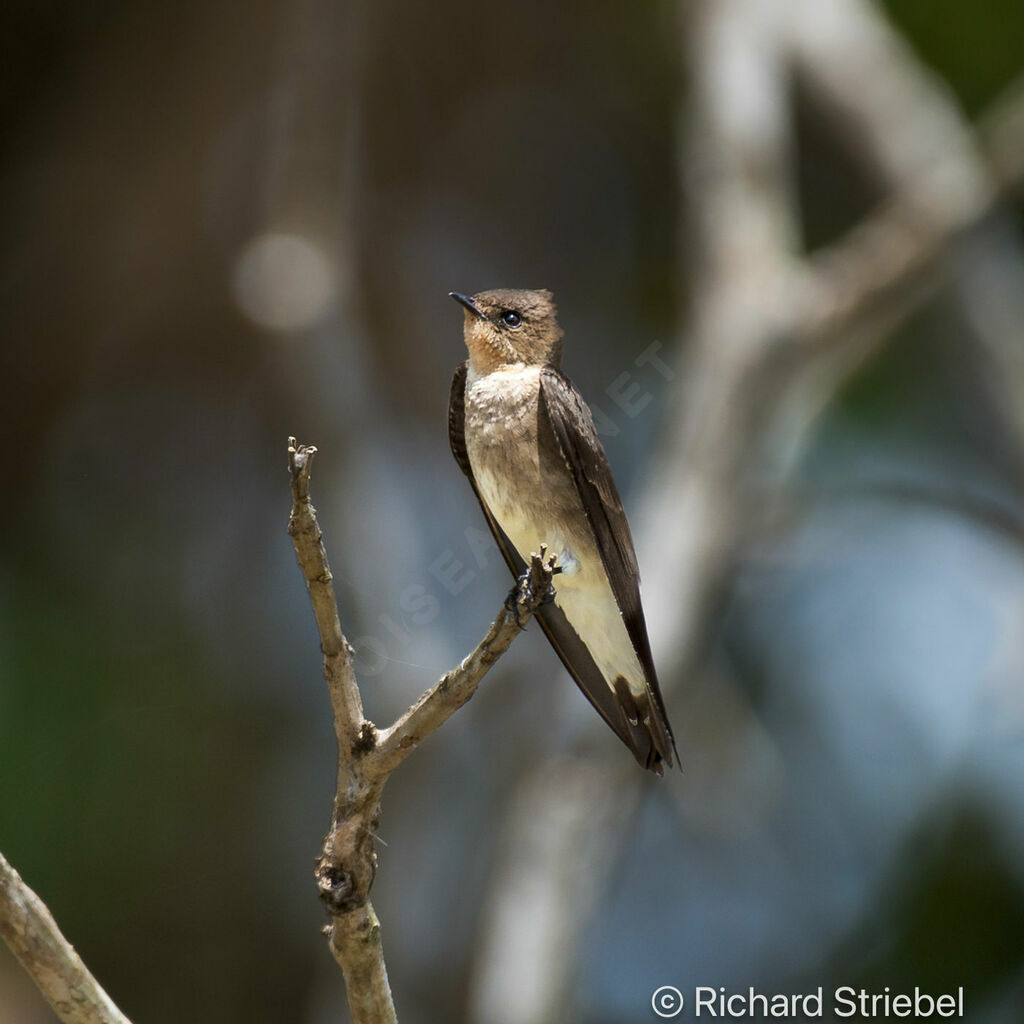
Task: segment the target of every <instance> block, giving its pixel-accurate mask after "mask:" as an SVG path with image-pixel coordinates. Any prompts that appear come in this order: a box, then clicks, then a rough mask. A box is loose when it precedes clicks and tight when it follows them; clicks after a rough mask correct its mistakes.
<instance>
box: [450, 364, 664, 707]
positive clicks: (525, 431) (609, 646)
mask: <svg viewBox="0 0 1024 1024" xmlns="http://www.w3.org/2000/svg"><path fill="white" fill-rule="evenodd" d="M497 376H499V375H497V374H492V375H491V377H488V378H484V379H483V380H481V381H479V382H477V383H476V384H472V383H471V384H470V386H469V387H467V390H466V448H467V452H468V454H469V460H470V464H471V465H472V467H473V477H474V480H475V481H476V486H477V489H478V491H479V492H480V497H481V498H482V499H483V501H484V502H485V504H486V505H487V507H488V508H489V509H490V511H491V514H492V515H493V516H494V518H495V519H496V520H497V522H498V525H499V526H500V527H501V529H502V531H503V532H504V533H505V535H506V536H507V537H508V539H509V540H510V541H511V542H512V544H513V545H514V547H515V549H516V550H517V551H518V552H519V554H520V556H521V557H522V558H523V560H524V561H527V562H528V561H529V559H530V555H531V553H532V552H535V551H539V550H540V547H541V545H542V544H546V545H547V549H548V552H549V553H550V554H553V555H554V556H555V557H556V559H557V560H558V564H559V565H560V566H561V567H562V572H561V573H560V574H559V575H558V576H556V577H555V604H556V605H557V606H558V607H559V608H561V609H562V611H563V612H564V613H565V616H566V618H567V619H568V620H569V622H570V623H571V625H572V626H573V628H574V629H575V631H576V633H577V634H578V635H579V637H580V639H581V640H582V641H583V642H584V644H586V646H587V649H588V650H589V651H590V655H591V657H592V658H593V659H594V662H595V663H596V664H597V667H598V668H599V669H600V671H601V674H602V675H603V676H604V677H605V679H606V680H607V681H608V684H609V687H610V688H612V689H613V690H614V683H615V679H616V678H617V677H618V676H623V677H624V678H625V680H626V683H627V684H628V686H629V688H630V690H631V691H633V692H634V693H637V694H643V693H644V692H645V690H646V683H645V681H644V675H643V670H642V668H641V667H640V662H639V660H638V659H637V657H636V654H635V653H634V651H633V645H632V642H631V641H630V639H629V634H628V633H627V631H626V626H625V623H624V622H623V620H622V616H621V614H620V613H619V608H618V605H617V603H616V601H615V597H614V595H613V593H612V589H611V585H610V583H609V582H608V578H607V576H606V574H605V571H604V566H603V564H602V563H601V556H600V554H599V552H598V549H597V544H596V542H595V540H594V538H593V535H592V533H591V531H590V527H589V524H588V523H587V520H586V516H585V514H584V511H583V505H582V503H581V502H580V500H579V497H578V495H577V494H576V492H575V489H574V488H573V486H572V480H571V476H570V474H569V470H568V468H567V467H561V466H558V465H545V466H542V465H541V464H540V460H539V457H538V449H537V444H536V440H535V436H536V435H535V430H536V415H537V414H536V389H535V388H530V387H529V384H530V381H529V379H528V378H527V380H526V381H525V382H524V386H523V387H522V388H521V390H520V394H519V398H520V400H519V401H515V400H513V399H514V396H515V395H516V392H515V390H514V389H511V388H508V387H507V385H508V383H510V382H496V381H493V380H492V378H494V377H497ZM516 383H518V382H516ZM485 384H490V385H492V387H493V386H495V385H497V386H501V385H502V384H504V385H505V386H506V387H505V390H503V392H502V396H501V397H502V399H503V400H504V401H503V408H502V413H503V414H502V415H498V416H496V415H494V408H495V402H494V398H495V396H494V394H493V392H492V393H490V394H488V393H487V391H484V392H483V393H481V391H482V390H483V389H482V388H481V385H485ZM489 390H490V389H488V391H489ZM510 392H511V396H510Z"/></svg>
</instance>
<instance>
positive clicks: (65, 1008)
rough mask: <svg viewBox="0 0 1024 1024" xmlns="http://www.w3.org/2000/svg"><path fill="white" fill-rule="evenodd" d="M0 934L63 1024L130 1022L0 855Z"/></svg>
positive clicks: (119, 1023)
mask: <svg viewBox="0 0 1024 1024" xmlns="http://www.w3.org/2000/svg"><path fill="white" fill-rule="evenodd" d="M0 935H3V937H4V940H5V941H6V943H7V945H8V946H10V947H11V950H12V951H13V953H14V955H15V956H16V957H17V958H18V960H20V961H21V966H22V967H24V968H25V970H26V971H28V973H29V974H30V975H31V977H32V980H33V981H34V982H35V983H36V985H37V986H38V988H39V991H40V992H42V994H43V995H44V996H45V998H46V1001H47V1002H48V1003H49V1004H50V1006H52V1007H53V1009H54V1012H55V1013H56V1014H57V1016H58V1017H60V1019H61V1020H62V1021H64V1022H65V1024H131V1022H130V1021H129V1020H128V1018H127V1017H126V1016H125V1015H124V1014H123V1013H121V1011H120V1010H119V1009H118V1008H117V1007H116V1006H115V1005H114V1001H113V1000H112V999H111V998H110V996H108V995H107V993H106V992H104V990H103V988H102V987H101V986H100V983H99V982H98V981H97V980H96V979H95V978H94V977H93V976H92V974H90V973H89V969H88V968H87V967H86V966H85V964H84V963H82V959H81V957H79V955H78V954H77V953H76V952H75V949H74V947H73V946H72V945H71V943H70V942H68V940H67V939H65V938H64V936H63V935H62V934H61V931H60V929H59V928H58V927H57V922H56V921H55V920H54V919H53V915H52V914H51V913H50V911H49V910H48V909H47V906H46V904H45V903H43V901H42V900H41V899H40V898H39V897H38V896H37V895H36V894H35V893H34V892H33V891H32V890H31V889H30V888H29V887H28V886H27V885H26V884H25V883H24V882H23V881H22V879H21V876H20V875H19V874H18V872H17V871H15V870H14V868H13V867H11V865H10V864H9V863H8V862H7V860H6V859H5V858H4V856H3V855H2V854H0Z"/></svg>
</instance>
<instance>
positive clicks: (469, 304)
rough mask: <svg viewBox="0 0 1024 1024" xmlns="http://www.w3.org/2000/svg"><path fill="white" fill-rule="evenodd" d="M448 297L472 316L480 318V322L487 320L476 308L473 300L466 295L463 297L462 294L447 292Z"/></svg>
mask: <svg viewBox="0 0 1024 1024" xmlns="http://www.w3.org/2000/svg"><path fill="white" fill-rule="evenodd" d="M448 295H449V296H450V297H451V298H453V299H454V300H455V301H456V302H458V303H459V304H460V305H463V306H465V307H466V309H468V310H469V311H470V313H472V314H473V315H474V316H478V317H480V319H481V320H486V319H487V317H486V316H484V314H483V313H481V312H480V310H479V309H477V308H476V305H475V304H474V302H473V300H472V299H471V298H470V297H469V296H468V295H463V294H462V292H449V293H448Z"/></svg>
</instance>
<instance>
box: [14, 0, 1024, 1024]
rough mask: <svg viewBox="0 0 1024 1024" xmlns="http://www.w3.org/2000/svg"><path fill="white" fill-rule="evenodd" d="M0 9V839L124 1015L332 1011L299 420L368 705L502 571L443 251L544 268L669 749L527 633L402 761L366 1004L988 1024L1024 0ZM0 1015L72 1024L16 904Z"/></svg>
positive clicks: (595, 1017) (1021, 558)
mask: <svg viewBox="0 0 1024 1024" xmlns="http://www.w3.org/2000/svg"><path fill="white" fill-rule="evenodd" d="M0 19H2V21H3V28H4V37H5V39H6V46H5V58H6V59H5V60H4V61H3V63H2V69H0V78H2V82H0V119H2V136H0V137H2V140H3V148H2V152H0V189H2V203H0V224H2V229H3V235H2V237H3V246H2V269H0V287H2V300H0V308H2V316H3V349H2V353H3V354H2V375H0V389H2V398H0V410H2V412H0V415H2V416H3V418H4V420H5V430H4V436H5V437H6V438H7V441H6V443H5V445H4V446H3V448H2V449H0V474H2V479H3V487H4V499H5V500H4V502H3V506H2V513H0V514H2V516H3V529H2V531H0V606H2V609H3V614H2V617H0V849H2V851H3V853H4V854H5V855H6V856H7V857H8V858H9V859H10V861H11V862H12V863H13V864H14V866H15V867H16V868H17V869H18V870H19V871H20V872H21V874H22V875H23V876H24V878H25V879H26V881H27V882H28V883H29V884H30V885H31V886H33V887H34V888H35V889H36V891H37V892H38V893H39V894H40V895H41V896H42V897H43V898H44V899H45V900H46V901H47V903H48V905H49V907H50V908H51V910H52V911H53V913H54V915H55V916H56V918H57V920H58V921H59V923H60V924H61V927H62V928H63V930H64V931H65V933H66V934H67V936H68V937H69V938H70V939H71V941H72V942H73V943H74V944H75V945H76V947H77V948H78V949H79V951H80V952H81V953H82V955H83V956H84V958H85V960H86V962H87V963H88V964H89V966H90V967H91V968H92V970H93V971H94V973H95V974H96V975H97V976H98V977H99V978H100V979H101V981H102V982H103V983H104V985H105V986H106V987H107V989H108V991H109V992H110V993H111V995H112V996H113V997H114V999H115V1000H116V1001H117V1002H118V1003H119V1005H120V1006H121V1007H122V1009H123V1010H124V1012H125V1013H126V1014H127V1015H128V1016H129V1017H131V1018H132V1019H133V1020H135V1021H137V1022H139V1024H141V1022H147V1024H161V1022H168V1024H169V1022H180V1021H186V1020H187V1021H192V1022H195V1024H206V1022H211V1024H213V1022H217V1024H228V1022H242V1021H260V1022H266V1024H275V1022H290V1024H291V1022H310V1024H319V1022H321V1021H323V1022H326V1021H336V1020H344V1019H347V1018H346V1014H347V1009H346V1008H345V1000H344V987H343V982H342V979H341V975H340V973H339V972H338V970H337V968H336V966H335V964H334V963H333V961H332V960H331V959H330V957H329V955H328V952H327V949H326V945H325V943H324V940H323V938H322V936H321V934H320V929H321V926H322V925H323V924H324V923H325V916H324V914H323V912H322V910H321V907H320V905H319V903H318V900H317V898H316V890H315V886H314V883H313V877H312V870H313V864H314V858H315V856H316V855H317V853H318V850H319V845H320V842H321V839H322V836H323V833H324V831H325V829H326V827H327V825H328V823H329V814H330V804H331V798H332V793H333V778H334V756H335V748H334V740H333V732H332V726H331V719H330V710H329V705H328V701H327V696H326V692H325V687H324V684H323V681H322V679H321V676H320V664H319V662H320V659H319V651H318V642H317V637H316V633H315V628H314V624H313V619H312V614H311V612H310V609H309V607H308V603H307V599H306V594H305V589H304V585H303V582H302V579H301V576H300V574H299V571H298V568H297V566H296V564H295V559H294V555H293V552H292V548H291V544H290V542H289V539H288V536H287V534H286V522H287V515H288V509H289V501H290V496H289V491H288V478H287V473H286V465H287V459H286V446H287V438H288V436H289V435H290V434H294V435H296V436H297V437H298V438H299V440H300V441H303V442H306V443H315V444H317V445H318V446H319V448H320V451H321V454H320V455H319V456H318V458H317V463H316V467H315V471H314V479H313V491H314V500H315V503H316V505H317V506H318V508H319V510H320V514H321V522H322V525H323V526H324V529H325V532H326V538H327V545H328V551H329V555H330V557H331V561H332V564H333V568H334V571H335V575H336V579H337V585H338V596H339V601H340V604H341V610H342V618H343V623H344V627H345V630H346V632H347V634H348V636H349V637H350V639H351V640H352V642H353V644H354V645H355V647H356V649H357V652H358V657H359V667H360V679H361V685H362V688H363V698H364V702H365V704H366V709H367V714H368V715H369V716H370V717H371V718H373V719H374V720H376V721H377V722H378V723H385V722H387V721H388V720H390V719H391V718H393V717H394V715H396V714H397V713H398V712H399V711H401V710H402V709H403V708H404V707H405V706H406V705H407V704H409V703H410V702H411V701H412V700H413V699H415V697H416V696H418V695H419V693H420V691H421V690H423V689H424V688H425V687H426V686H428V685H429V684H430V683H431V682H432V681H433V680H434V679H436V678H437V677H438V675H440V674H441V673H442V672H443V671H445V670H446V669H447V668H449V667H451V665H453V664H454V663H455V662H456V661H457V660H458V659H459V658H461V657H462V656H463V655H464V654H465V653H466V652H467V651H469V650H470V649H471V648H472V647H473V646H474V645H475V643H476V642H477V640H478V639H479V638H480V636H481V635H482V634H483V632H484V630H485V629H486V627H487V625H488V623H489V622H490V620H491V618H492V617H493V615H494V614H496V612H497V610H498V608H499V605H500V602H501V601H502V599H503V597H504V595H505V593H506V592H507V590H508V587H509V584H510V581H509V579H508V578H507V571H506V570H505V568H504V566H503V565H502V564H501V563H500V559H499V557H498V556H497V553H496V550H495V549H494V547H493V545H492V543H491V541H490V539H489V537H488V536H487V535H486V533H485V527H484V524H483V522H482V519H481V517H480V514H479V510H478V508H477V507H476V505H475V502H474V500H473V497H472V494H471V492H470V489H469V487H468V485H467V483H466V481H465V480H464V479H463V477H462V475H461V473H459V471H458V469H457V467H456V466H455V464H454V462H453V461H452V459H451V455H450V453H449V450H448V441H447V436H446V433H447V427H446V415H447V400H448V384H449V380H450V377H451V373H452V371H453V369H454V367H455V366H456V364H457V363H458V362H460V361H461V360H462V359H464V358H465V353H464V348H463V345H462V340H461V324H462V314H461V311H460V310H459V309H458V308H457V307H455V306H454V305H453V304H452V303H451V302H450V300H449V299H448V298H447V292H448V291H449V290H452V289H457V290H459V291H464V292H468V293H472V292H474V291H478V290H480V289H483V288H488V287H547V288H551V289H552V290H553V291H554V292H555V295H556V298H557V300H558V302H559V306H560V310H561V322H562V326H563V327H564V328H565V331H566V343H565V351H566V356H565V369H566V371H567V372H568V374H569V375H570V377H572V378H573V380H574V381H575V382H576V383H577V385H578V386H579V387H580V389H581V391H582V392H583V394H584V395H585V396H586V397H587V398H588V400H589V401H590V402H591V405H592V407H593V409H594V413H595V418H596V420H597V423H598V427H599V430H600V432H601V434H602V437H603V440H604V442H605V445H606V448H607V450H608V453H609V457H610V460H611V463H612V466H613V469H614V470H615V473H616V476H617V478H618V481H619V484H620V489H621V490H622V491H623V494H624V498H625V502H626V506H627V510H628V511H629V513H630V516H631V520H632V522H633V525H634V532H635V534H636V540H637V546H638V549H639V556H640V564H641V568H642V571H643V573H644V581H645V589H644V596H645V605H646V607H647V610H648V619H649V621H650V625H651V632H652V642H653V646H654V651H655V659H656V661H657V662H658V663H659V664H660V666H661V675H662V681H663V687H664V689H665V691H666V694H667V699H668V705H669V709H670V715H671V718H672V720H673V722H674V724H675V727H676V732H677V738H678V741H679V749H680V754H681V757H682V762H683V767H684V772H683V773H682V774H679V773H675V774H672V775H671V776H670V777H668V778H666V779H663V780H661V781H658V780H656V779H654V778H653V777H648V776H646V775H645V774H644V773H642V772H640V771H639V770H638V769H637V768H636V766H635V765H634V764H633V762H632V759H631V758H630V756H629V754H628V752H627V751H625V749H624V748H623V747H622V746H621V744H619V743H618V741H617V740H615V738H614V736H613V735H612V734H611V733H610V731H608V730H607V729H606V728H605V727H604V726H603V725H602V724H601V723H600V721H598V719H597V716H596V715H594V714H593V712H592V710H591V709H590V708H589V706H588V705H587V704H586V702H585V701H584V700H583V699H582V697H581V696H580V695H579V694H578V692H577V691H576V689H575V687H574V686H573V685H572V683H571V681H570V679H569V678H568V676H567V675H566V673H565V672H564V671H563V670H562V668H561V666H560V665H559V663H558V661H557V659H556V658H555V656H554V654H553V653H552V652H551V651H550V649H549V648H548V647H547V645H546V644H545V643H544V641H543V637H542V636H541V634H540V633H539V631H537V630H535V629H530V630H528V631H527V635H525V636H524V637H522V638H521V639H519V640H517V641H516V643H515V644H514V646H513V648H512V650H511V651H510V652H509V654H508V656H507V657H505V658H504V659H503V660H502V661H501V662H500V663H499V664H498V665H497V667H496V668H495V669H494V671H493V672H492V673H491V674H490V675H489V676H488V678H487V679H486V680H485V682H484V684H483V685H482V687H481V691H480V693H479V694H478V695H477V697H476V699H475V700H474V701H472V703H471V704H470V705H468V706H467V707H466V708H465V709H464V710H463V711H462V712H460V714H459V715H458V716H456V718H455V719H453V720H452V721H451V722H450V723H449V724H448V725H447V726H446V727H445V728H444V729H443V730H442V731H441V732H440V733H439V734H437V735H436V736H434V737H432V738H431V739H430V741H429V742H428V743H426V744H425V745H424V747H423V748H422V749H421V750H420V751H418V752H417V753H416V755H415V757H414V758H413V759H411V760H410V761H408V762H407V763H406V765H405V766H404V767H403V768H402V769H401V770H400V771H399V772H398V773H397V774H396V775H395V776H394V778H393V779H392V780H391V782H390V784H389V786H388V789H387V791H386V793H385V796H384V805H383V812H384V813H383V818H382V823H381V839H382V841H383V842H382V843H381V846H380V848H379V851H378V853H379V858H380V865H379V870H378V875H377V881H376V884H375V888H374V894H373V895H374V902H375V905H376V908H377V911H378V914H379V916H380V919H381V922H382V927H383V936H384V945H385V951H386V954H387V958H388V966H389V971H390V976H391V981H392V985H393V988H394V992H395V997H396V1003H397V1007H398V1011H399V1015H400V1017H401V1019H402V1020H403V1022H406V1024H416V1022H437V1021H470V1022H485V1024H545V1022H553V1021H577V1022H583V1024H612V1022H623V1021H633V1020H636V1021H646V1020H651V1019H654V1018H653V1014H652V1011H651V1008H650V998H651V993H652V992H653V990H654V989H655V988H657V987H658V986H659V985H665V984H672V985H676V986H677V987H679V988H680V989H683V990H684V991H687V990H688V989H692V987H693V986H695V985H707V986H719V985H721V986H726V987H728V988H730V989H731V990H737V991H740V990H743V991H745V990H746V988H747V987H748V986H751V985H753V986H756V987H757V988H758V989H759V990H761V991H767V992H786V993H791V992H804V991H811V990H813V989H814V988H816V987H817V986H818V985H823V986H825V987H826V990H828V989H830V988H832V987H835V986H836V985H853V986H857V987H860V986H865V987H867V988H868V989H869V990H872V991H881V990H882V988H883V987H884V986H886V985H889V986H891V987H892V989H893V991H901V990H908V989H909V990H912V989H913V987H914V986H915V985H919V986H921V987H922V988H924V989H925V990H928V991H932V992H936V993H937V992H943V991H952V990H955V989H956V987H957V986H960V985H963V986H965V988H966V990H967V1009H968V1013H967V1019H969V1020H971V1021H974V1022H983V1024H1002V1022H1015V1021H1019V1020H1020V1019H1021V1013H1022V1010H1024V776H1022V772H1024V689H1022V675H1024V632H1022V630H1021V622H1022V621H1024V507H1022V497H1024V238H1022V235H1021V230H1022V221H1021V212H1022V209H1024V204H1022V203H1021V200H1020V193H1019V192H1017V193H1014V192H1013V190H1012V186H1013V185H1014V184H1015V183H1016V182H1018V181H1019V179H1020V176H1021V173H1020V172H1021V166H1020V165H1021V162H1022V161H1021V160H1020V145H1021V139H1024V131H1018V130H1017V129H1018V128H1019V127H1020V126H1021V123H1022V119H1021V118H1020V116H1019V115H1018V114H1016V113H1015V111H1019V109H1021V104H1020V103H1019V101H1015V100H1014V96H1015V94H1014V93H1013V91H1012V89H1013V87H1014V83H1015V82H1016V81H1017V77H1018V75H1020V74H1021V72H1022V71H1024V66H1022V64H1024V62H1022V58H1021V52H1022V51H1021V46H1020V41H1021V39H1022V38H1024V7H1022V6H1021V4H1020V3H1019V2H1018V0H988V2H986V3H980V4H974V5H970V6H969V7H965V6H964V5H963V4H961V3H958V2H957V0H929V2H927V3H923V2H920V0H888V2H887V3H886V4H884V5H875V4H871V3H868V2H866V0H830V2H829V3H827V4H821V3H818V4H814V3H810V2H808V0H682V2H680V3H676V4H672V3H668V2H658V3H651V4H626V3H608V2H602V0H597V2H594V3H591V4H588V5H586V7H585V8H581V7H579V6H574V5H562V6H559V5H551V4H542V3H539V2H537V0H526V2H522V3H518V4H515V5H512V4H508V5H489V4H483V5H480V4H470V3H468V2H466V0H440V2H439V3H435V4H430V5H422V4H420V5H417V4H411V3H404V4H400V3H394V2H384V3H370V2H368V0H353V2H351V3H347V4H345V3H338V2H336V0H297V2H296V3H291V4H281V3H268V2H265V0H255V2H253V3H250V4H248V5H246V6H245V8H244V10H243V9H241V8H239V7H238V6H237V5H235V6H232V5H228V4H223V3H197V2H194V0H184V2H183V3H179V4H175V5H166V4H152V3H137V2H136V3H131V4H128V3H125V2H122V0H105V2H101V3H94V4H86V5H82V4H70V3H67V2H62V0H55V2H52V3H46V4H42V3H38V2H35V3H33V2H26V0H12V2H10V3H7V4H5V5H4V8H3V11H2V13H0ZM1007 90H1011V91H1010V92H1007ZM974 125H980V126H981V129H982V130H981V131H980V133H977V134H976V133H975V132H974V130H973V126H974ZM997 196H999V197H1000V198H997ZM384 843H386V844H387V845H386V846H385V845H384ZM683 1019H686V1017H685V1016H684V1018H683ZM0 1020H3V1021H5V1022H10V1024H45V1022H50V1021H53V1020H55V1018H54V1017H53V1016H52V1015H51V1013H50V1011H49V1010H48V1009H47V1008H46V1007H45V1005H44V1004H43V1002H42V1000H41V998H40V997H39V996H38V994H37V993H36V992H35V989H34V988H33V987H32V985H31V983H30V981H29V980H28V978H27V976H25V975H24V974H23V973H22V972H21V969H20V967H19V966H18V964H17V963H16V962H15V960H14V959H13V957H12V956H10V955H9V954H8V952H7V951H6V948H4V949H0Z"/></svg>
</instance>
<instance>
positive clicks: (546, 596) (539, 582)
mask: <svg viewBox="0 0 1024 1024" xmlns="http://www.w3.org/2000/svg"><path fill="white" fill-rule="evenodd" d="M547 551H548V546H547V545H546V544H541V546H540V551H539V552H536V551H531V552H530V564H529V566H528V567H527V569H526V571H525V572H524V573H523V574H522V575H521V576H520V577H519V578H518V579H517V580H516V584H515V586H514V587H513V588H512V589H511V590H510V591H509V594H508V597H506V598H505V608H506V609H507V610H508V612H509V613H510V614H511V615H512V616H513V617H514V618H515V620H516V625H517V626H518V627H519V628H520V629H522V628H523V627H524V626H525V625H526V623H527V621H528V620H529V618H530V616H531V615H533V614H534V613H535V612H536V611H537V609H538V608H543V607H544V606H545V605H547V604H550V603H551V602H552V601H554V599H555V588H554V585H553V583H552V580H553V579H554V577H555V576H557V575H558V573H560V572H561V571H562V567H561V566H560V565H559V564H558V561H557V559H556V558H555V556H554V555H548V553H547Z"/></svg>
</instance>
